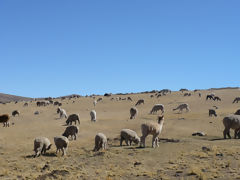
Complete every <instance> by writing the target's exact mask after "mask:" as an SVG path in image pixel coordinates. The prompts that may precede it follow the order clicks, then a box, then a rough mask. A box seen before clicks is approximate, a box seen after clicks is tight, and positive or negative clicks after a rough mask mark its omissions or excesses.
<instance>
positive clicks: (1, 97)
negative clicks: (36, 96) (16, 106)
mask: <svg viewBox="0 0 240 180" xmlns="http://www.w3.org/2000/svg"><path fill="white" fill-rule="evenodd" d="M30 100H32V98H28V97H21V96H15V95H10V94H3V93H0V102H1V103H7V102H11V101H30Z"/></svg>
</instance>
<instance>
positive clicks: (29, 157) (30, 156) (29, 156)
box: [25, 154, 34, 159]
mask: <svg viewBox="0 0 240 180" xmlns="http://www.w3.org/2000/svg"><path fill="white" fill-rule="evenodd" d="M25 158H28V159H31V158H34V154H32V155H27V156H25Z"/></svg>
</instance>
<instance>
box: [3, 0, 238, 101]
mask: <svg viewBox="0 0 240 180" xmlns="http://www.w3.org/2000/svg"><path fill="white" fill-rule="evenodd" d="M0 63H1V73H0V74H1V77H0V81H1V84H2V85H1V86H0V92H2V93H8V94H15V95H21V96H28V97H44V96H53V97H56V96H61V95H68V94H73V93H77V94H82V95H85V94H92V93H96V94H103V93H105V92H112V93H116V92H139V91H145V90H153V89H163V88H170V89H172V90H179V89H180V88H189V89H197V88H201V89H202V88H211V87H224V86H239V77H240V1H239V0H232V1H227V0H224V1H223V0H196V1H193V0H188V1H187V0H152V1H148V0H119V1H114V0H94V1H93V0H75V1H66V0H41V1H40V0H39V1H33V0H21V1H19V0H1V1H0Z"/></svg>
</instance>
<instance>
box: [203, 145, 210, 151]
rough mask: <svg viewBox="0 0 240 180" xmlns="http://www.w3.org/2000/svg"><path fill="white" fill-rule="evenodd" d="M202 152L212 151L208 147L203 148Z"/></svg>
mask: <svg viewBox="0 0 240 180" xmlns="http://www.w3.org/2000/svg"><path fill="white" fill-rule="evenodd" d="M202 150H203V151H210V150H211V149H210V148H208V147H206V146H203V147H202Z"/></svg>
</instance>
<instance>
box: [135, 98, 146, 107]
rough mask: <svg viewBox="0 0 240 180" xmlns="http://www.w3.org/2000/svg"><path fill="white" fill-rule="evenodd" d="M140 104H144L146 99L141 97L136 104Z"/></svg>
mask: <svg viewBox="0 0 240 180" xmlns="http://www.w3.org/2000/svg"><path fill="white" fill-rule="evenodd" d="M140 104H144V99H139V100H138V102H137V103H136V104H135V106H138V105H140Z"/></svg>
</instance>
